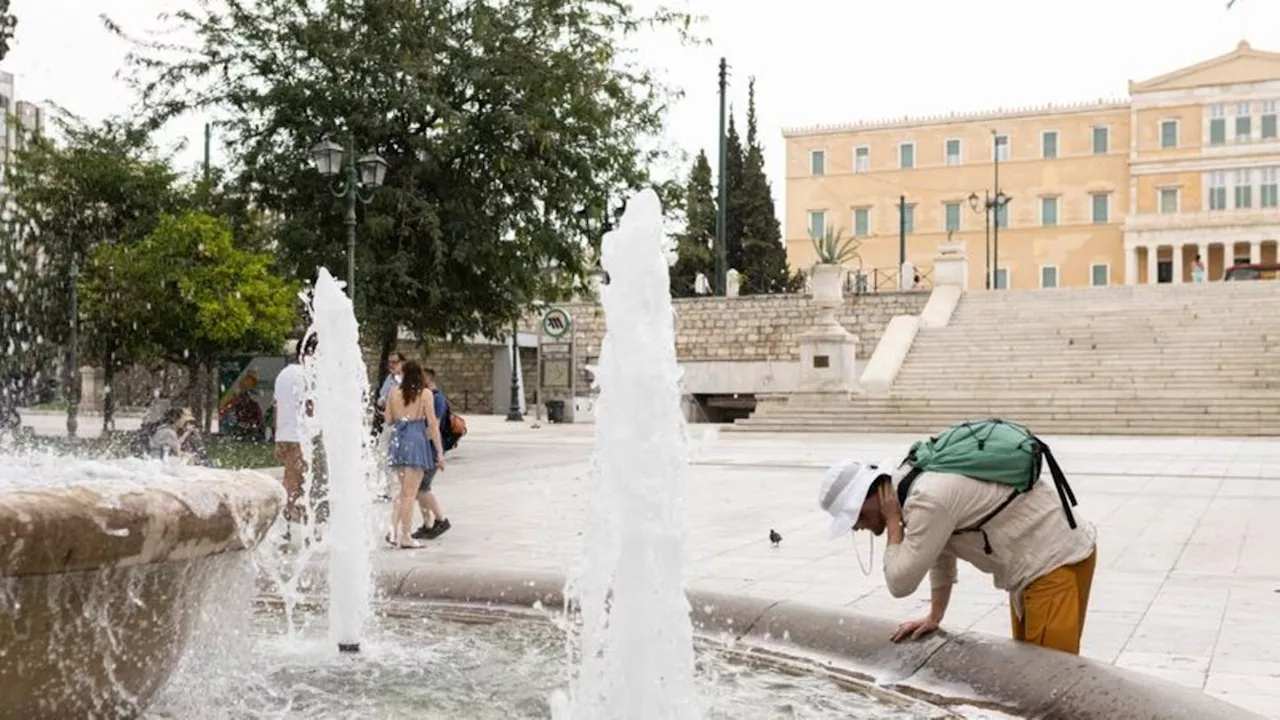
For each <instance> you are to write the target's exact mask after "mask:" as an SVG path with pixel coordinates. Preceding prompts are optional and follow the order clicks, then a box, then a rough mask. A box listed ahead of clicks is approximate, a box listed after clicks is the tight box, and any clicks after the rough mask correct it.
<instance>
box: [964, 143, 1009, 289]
mask: <svg viewBox="0 0 1280 720" xmlns="http://www.w3.org/2000/svg"><path fill="white" fill-rule="evenodd" d="M998 137H999V136H998V135H996V131H995V130H992V131H991V155H992V162H993V167H994V175H995V177H994V180H995V196H994V197H993V196H992V195H991V190H983V191H982V198H979V197H978V193H976V192H973V193H969V207H970V208H971V209H972V210H973V211H974V212H977V211H978V208H979V207H981V208H982V209H983V212H984V214H985V215H986V226H987V235H986V256H987V261H986V287H987V289H988V290H990V289H991V288H993V287H996V286H997V285H998V284H999V283H997V282H996V277H997V276H999V274H1000V217H1001V214H1002V213H1003V212H1004V210H1005V207H1006V206H1008V205H1009V201H1010V200H1012V199H1013V198H1011V197H1009V196H1008V195H1005V194H1004V191H1003V190H1001V189H1000V145H999V144H998V143H997V138H998ZM979 203H981V204H979ZM997 289H999V288H997Z"/></svg>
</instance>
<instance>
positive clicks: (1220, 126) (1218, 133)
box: [1209, 118, 1227, 145]
mask: <svg viewBox="0 0 1280 720" xmlns="http://www.w3.org/2000/svg"><path fill="white" fill-rule="evenodd" d="M1226 141H1227V119H1226V118H1214V119H1212V120H1210V121H1209V144H1210V145H1221V144H1223V143H1225V142H1226Z"/></svg>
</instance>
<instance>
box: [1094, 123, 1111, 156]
mask: <svg viewBox="0 0 1280 720" xmlns="http://www.w3.org/2000/svg"><path fill="white" fill-rule="evenodd" d="M1108 140H1109V138H1108V137H1107V129H1106V128H1104V127H1096V128H1094V129H1093V154H1094V155H1106V154H1107V150H1108V147H1107V145H1108Z"/></svg>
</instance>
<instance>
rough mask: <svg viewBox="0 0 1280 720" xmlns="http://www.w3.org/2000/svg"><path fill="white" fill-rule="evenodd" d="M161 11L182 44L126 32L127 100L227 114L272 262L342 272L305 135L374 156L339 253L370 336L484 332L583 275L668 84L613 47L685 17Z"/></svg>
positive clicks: (609, 8) (328, 5) (326, 196)
mask: <svg viewBox="0 0 1280 720" xmlns="http://www.w3.org/2000/svg"><path fill="white" fill-rule="evenodd" d="M173 18H174V21H175V22H176V24H177V25H178V26H179V28H180V30H181V31H182V32H184V33H187V34H191V35H194V36H195V38H196V41H195V43H194V46H193V47H190V48H178V47H174V46H172V45H167V44H164V43H163V42H153V41H145V40H137V39H135V40H137V47H136V50H135V52H134V53H133V54H132V56H131V58H130V63H131V66H132V73H131V75H132V78H133V80H134V81H135V83H136V86H137V88H138V90H139V91H140V94H141V97H142V100H143V110H144V112H145V113H146V115H147V116H148V117H149V118H151V119H152V121H154V122H156V123H160V122H164V121H166V120H168V119H169V118H172V117H174V116H176V115H179V114H182V113H186V112H188V111H191V110H194V109H208V110H221V111H224V112H225V113H226V114H227V119H226V120H225V121H224V122H222V123H221V128H222V130H223V131H224V132H225V133H226V135H227V136H228V140H229V143H228V144H229V146H231V147H234V148H236V150H237V152H238V153H239V155H238V157H237V159H236V160H237V166H236V168H235V170H236V183H238V185H239V187H240V188H241V189H242V190H243V191H244V193H245V195H246V196H247V197H249V198H251V199H252V201H253V202H254V204H255V206H256V207H258V208H260V209H262V210H263V211H266V212H269V213H272V214H273V215H274V216H275V217H278V218H280V221H279V225H278V226H277V228H276V232H277V239H278V241H279V248H280V252H281V255H282V258H283V260H284V262H285V265H286V267H287V269H288V271H289V272H291V273H294V274H296V275H297V276H299V277H312V276H313V275H314V273H315V270H316V268H317V266H320V265H325V266H328V267H330V268H331V269H339V268H344V267H345V258H344V256H345V241H344V239H345V233H344V231H343V228H342V224H341V223H342V217H343V213H344V208H343V206H342V203H341V202H340V201H336V200H335V199H334V198H333V197H332V196H331V195H330V193H329V191H328V190H329V185H328V184H327V183H326V182H325V181H324V180H323V179H322V178H319V177H318V176H317V174H316V173H315V172H314V170H312V169H311V168H310V165H309V157H308V154H307V153H308V148H309V147H311V146H312V145H313V144H314V143H316V142H317V141H318V140H320V139H321V138H322V137H323V136H325V135H326V134H329V133H332V134H333V139H334V140H335V141H337V142H340V143H342V144H344V145H346V144H349V143H348V141H347V137H348V136H350V137H353V138H354V143H355V144H356V145H357V146H358V147H357V148H355V149H356V150H357V151H358V152H359V153H364V152H376V153H378V154H379V155H381V156H382V157H383V158H385V159H386V160H387V162H388V163H389V170H388V173H387V176H386V185H385V186H384V187H383V188H381V189H379V190H378V191H377V192H376V193H375V194H374V199H373V202H372V204H370V205H368V206H362V207H361V210H360V218H359V225H358V251H357V296H356V301H357V302H356V304H357V308H359V310H360V312H361V315H362V316H363V320H364V322H365V324H366V326H367V325H369V324H370V323H372V324H373V326H374V327H376V328H377V329H378V331H379V333H380V334H381V335H382V337H383V339H384V340H387V339H389V338H394V336H395V331H396V328H397V326H400V327H407V328H408V329H410V330H411V331H414V332H416V333H417V334H418V335H419V336H422V337H458V336H466V335H471V334H473V333H486V334H489V335H491V336H492V335H497V334H500V333H501V332H502V330H503V329H504V328H505V327H506V326H507V325H508V324H509V322H510V321H511V320H512V319H513V318H514V317H516V316H517V314H518V313H519V312H520V310H521V304H522V302H528V301H530V300H532V299H535V298H538V297H540V296H543V295H545V294H547V293H548V292H550V291H551V290H553V288H552V287H550V286H551V284H552V282H553V278H555V277H559V278H562V279H563V278H568V279H569V281H571V282H572V283H573V284H574V285H575V286H576V287H578V288H585V287H586V286H587V283H586V278H587V273H588V272H589V270H590V269H591V268H590V263H589V261H588V258H589V257H590V256H591V253H590V252H589V251H588V248H590V247H592V246H593V245H595V244H597V243H598V242H599V238H600V236H601V234H602V232H601V230H602V226H603V224H604V223H605V220H606V219H607V215H608V213H607V211H606V207H607V206H608V205H609V203H610V202H611V200H612V201H613V202H616V201H617V200H618V199H619V197H621V196H622V195H623V194H624V193H625V192H626V191H628V190H631V189H636V188H639V187H641V186H645V185H648V184H650V183H651V178H650V177H649V175H648V168H649V167H650V166H651V164H652V163H653V161H654V160H655V159H656V158H657V157H658V156H659V154H660V152H661V151H660V149H658V148H656V147H655V146H654V145H653V143H652V142H649V139H651V138H653V137H656V136H657V135H658V134H659V132H660V130H661V127H662V122H663V116H664V112H665V110H666V107H667V103H668V102H669V100H670V99H671V98H672V97H673V93H672V91H671V90H669V89H668V88H666V87H665V86H663V85H662V84H661V82H660V81H659V79H658V78H657V77H656V75H655V74H654V73H653V72H652V71H650V70H649V69H647V68H645V67H644V66H643V65H641V64H640V63H639V62H638V61H637V60H636V59H634V57H632V56H631V55H630V54H629V53H628V52H627V51H626V48H625V42H626V41H627V38H628V37H630V36H631V35H633V34H635V33H637V32H640V31H642V30H644V29H647V28H655V27H656V28H660V29H674V30H675V31H676V32H680V33H683V32H684V31H685V30H686V29H687V26H688V23H689V18H688V17H686V16H685V15H681V14H677V13H671V12H666V11H662V12H659V13H657V14H655V15H650V16H643V15H640V14H638V13H636V12H635V11H634V10H633V9H632V8H631V6H630V4H629V3H628V2H625V1H624V0H508V1H507V2H502V3H488V2H467V3H458V2H455V0H362V1H361V2H349V1H347V0H310V1H303V2H299V1H298V0H257V1H256V2H247V1H245V0H203V1H202V2H201V3H200V8H199V9H198V10H196V11H190V12H186V11H184V12H179V13H176V14H174V15H173ZM117 30H118V28H117ZM548 264H554V265H556V266H557V267H558V268H559V269H560V273H559V274H551V273H543V272H540V271H539V270H540V269H541V268H543V267H545V266H547V265H548ZM338 274H339V275H341V274H342V273H341V272H339V273H338Z"/></svg>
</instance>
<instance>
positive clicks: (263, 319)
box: [86, 211, 300, 402]
mask: <svg viewBox="0 0 1280 720" xmlns="http://www.w3.org/2000/svg"><path fill="white" fill-rule="evenodd" d="M92 260H93V263H94V265H98V266H101V267H103V268H106V269H109V270H110V271H111V272H112V273H113V278H114V279H115V281H116V283H117V285H116V288H115V293H114V294H113V295H110V296H109V295H106V294H101V293H98V292H93V291H90V292H86V302H87V303H88V305H90V306H96V305H98V304H110V305H111V307H112V311H113V312H114V313H115V315H116V316H117V318H119V321H120V322H122V323H127V324H128V326H129V327H130V328H131V333H132V335H133V336H134V337H135V338H136V340H135V342H137V343H138V344H140V345H141V346H143V347H145V348H147V349H149V350H150V351H151V352H154V353H155V354H157V355H158V356H160V357H163V358H164V359H166V360H168V361H169V362H172V363H176V364H179V365H182V366H184V367H185V368H186V369H187V378H188V383H189V385H188V388H187V390H186V395H187V400H188V401H189V402H199V401H200V400H202V399H203V394H204V393H203V392H202V391H201V388H200V383H201V379H202V378H207V377H209V373H211V372H213V369H214V368H215V367H216V365H217V362H218V360H219V358H221V357H224V356H226V355H229V354H233V353H245V352H248V353H252V352H270V353H277V352H279V349H280V347H281V346H282V345H283V344H284V340H285V336H286V334H287V333H289V332H290V331H292V330H293V329H294V327H295V326H296V324H297V320H298V312H297V311H298V300H297V293H298V290H299V287H300V286H299V283H297V282H295V281H292V280H284V279H282V278H280V277H278V276H277V275H276V274H275V273H274V271H273V269H272V263H273V257H272V255H271V254H270V253H268V252H263V251H254V250H245V249H242V248H239V247H237V246H236V243H235V242H234V241H233V235H232V230H231V225H230V223H229V222H227V221H226V220H224V219H221V218H215V217H213V216H211V215H209V214H207V213H203V212H199V211H187V212H184V213H182V214H180V215H165V216H164V217H162V218H161V219H160V221H159V223H158V224H157V225H156V228H155V230H154V231H153V232H151V233H150V234H148V235H147V236H146V237H145V238H143V239H142V240H140V241H139V242H136V243H132V244H104V245H100V246H99V247H98V248H97V249H96V251H95V252H94V255H93V258H92Z"/></svg>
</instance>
